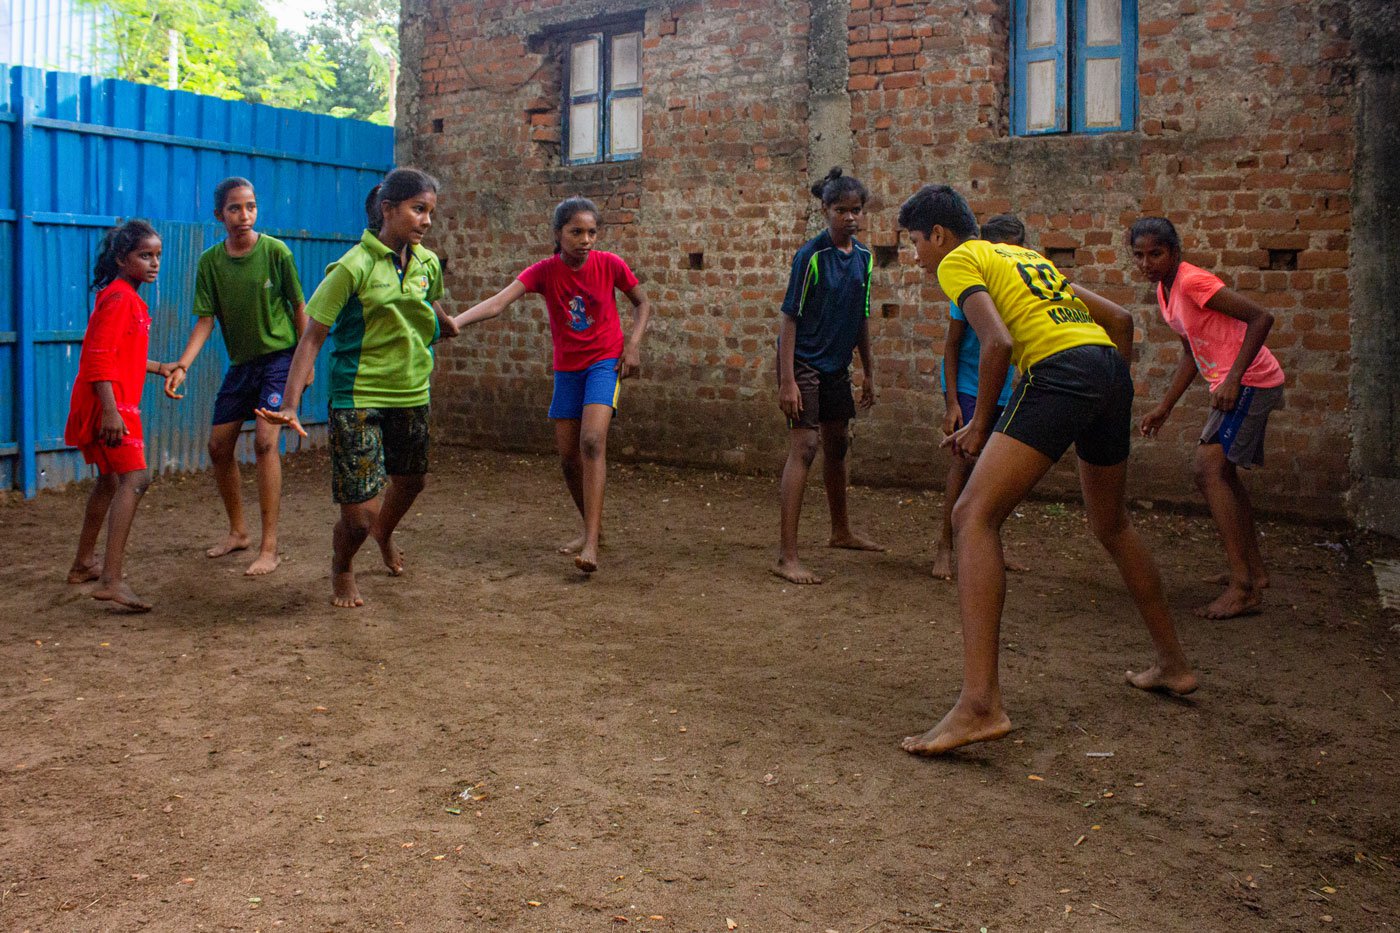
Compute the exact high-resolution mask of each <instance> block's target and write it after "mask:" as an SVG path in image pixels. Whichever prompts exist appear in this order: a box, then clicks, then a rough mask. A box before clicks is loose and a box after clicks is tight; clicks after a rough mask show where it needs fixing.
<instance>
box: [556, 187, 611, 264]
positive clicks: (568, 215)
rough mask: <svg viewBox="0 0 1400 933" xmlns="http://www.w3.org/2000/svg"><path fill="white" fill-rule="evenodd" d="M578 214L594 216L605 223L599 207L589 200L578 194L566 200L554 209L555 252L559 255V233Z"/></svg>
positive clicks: (599, 221)
mask: <svg viewBox="0 0 1400 933" xmlns="http://www.w3.org/2000/svg"><path fill="white" fill-rule="evenodd" d="M576 214H592V215H593V217H594V218H595V219H596V220H597V221H598V223H600V224H601V223H602V222H603V215H602V213H601V212H600V211H599V210H598V205H596V204H594V203H593V202H592V201H590V200H588V199H587V198H585V197H584V196H583V195H581V194H576V195H574V196H573V197H571V198H565V199H564V200H562V201H560V202H559V203H558V205H556V206H555V208H554V221H553V223H552V227H553V229H554V252H555V253H556V254H558V253H559V251H560V249H561V247H560V246H559V231H561V230H563V229H564V227H565V225H567V224H568V222H569V221H571V220H573V219H574V215H576Z"/></svg>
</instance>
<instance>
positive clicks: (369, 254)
mask: <svg viewBox="0 0 1400 933" xmlns="http://www.w3.org/2000/svg"><path fill="white" fill-rule="evenodd" d="M437 190H438V183H437V180H436V179H435V178H433V177H432V176H431V175H428V174H427V173H425V172H420V171H418V170H417V169H412V168H398V169H394V171H392V172H390V173H389V174H388V175H387V176H386V177H385V178H384V181H383V182H382V183H381V184H378V185H375V186H374V189H373V190H372V191H370V193H369V197H368V198H366V199H365V213H366V215H367V217H368V229H366V230H365V232H364V235H363V236H361V238H360V242H359V243H358V244H357V245H355V246H353V247H351V248H350V250H349V251H348V252H346V254H345V255H344V256H341V257H340V258H339V259H338V260H336V261H335V262H333V263H331V265H330V266H329V267H328V268H327V269H326V277H325V279H324V280H322V282H321V284H320V286H319V287H318V288H317V289H316V292H315V294H313V295H312V296H311V300H310V301H309V302H308V303H307V306H306V312H307V314H308V316H309V317H310V319H311V320H310V323H309V324H308V325H307V327H306V333H305V334H303V336H302V339H301V340H300V342H298V343H297V351H296V355H295V356H294V357H293V358H292V370H291V373H290V375H288V377H287V391H286V395H285V397H284V398H283V401H282V408H281V410H280V411H271V410H269V409H266V408H260V409H258V415H259V416H260V417H262V418H264V419H266V420H268V421H272V422H275V423H278V424H285V425H290V426H291V427H292V429H293V430H295V431H296V432H297V433H298V434H300V435H302V436H303V437H305V436H306V430H305V429H304V428H303V427H302V426H301V422H300V420H298V418H297V407H298V406H299V405H300V403H301V394H302V392H303V391H304V390H305V389H306V386H307V383H308V382H309V381H310V377H311V370H312V366H313V364H314V363H315V361H316V354H317V353H318V352H320V349H321V345H322V344H323V343H325V340H326V337H327V336H329V337H330V338H331V341H332V343H333V345H334V350H333V352H332V353H331V373H330V393H331V403H330V408H331V411H330V442H331V472H332V479H331V493H332V496H333V498H334V499H335V501H336V502H337V503H339V504H340V521H339V522H337V523H336V526H335V533H334V537H333V539H332V540H333V544H334V556H333V558H332V561H331V583H332V590H333V595H332V598H331V602H332V603H334V604H335V605H337V606H342V607H346V608H353V607H356V606H362V605H364V599H362V598H361V596H360V592H359V589H358V588H357V587H356V585H355V572H354V569H353V566H352V562H353V560H354V558H355V553H356V552H357V551H358V550H359V549H360V545H362V544H364V542H365V538H366V537H369V536H371V535H372V536H373V537H374V540H375V541H376V542H378V544H379V549H380V552H381V553H382V554H383V557H384V564H385V566H386V567H388V568H389V573H390V574H391V575H393V576H398V575H399V574H401V573H403V553H402V552H401V551H400V550H399V548H398V546H397V545H395V544H394V542H393V534H394V529H395V528H396V527H398V524H399V521H400V520H402V519H403V517H404V515H405V514H407V512H408V509H409V507H410V506H412V505H413V500H414V499H415V498H416V497H417V496H418V494H419V493H420V492H422V491H423V487H424V485H425V483H426V480H425V476H426V474H427V472H428V417H429V407H428V377H429V375H431V373H432V371H433V353H432V350H431V346H432V343H433V342H434V341H435V340H437V339H438V338H439V337H452V336H455V335H456V333H457V327H456V325H455V324H453V323H452V320H451V318H448V317H446V316H445V315H443V314H442V312H441V311H439V310H438V308H437V306H436V305H435V304H434V302H436V301H437V300H438V299H439V298H441V297H442V265H441V263H439V261H438V258H437V256H436V255H434V254H433V252H432V251H431V250H428V249H425V248H424V247H423V245H422V243H423V236H424V234H426V233H427V232H428V229H429V228H430V227H431V226H432V222H433V220H432V217H433V209H434V208H435V207H437ZM386 490H387V491H386ZM381 492H384V498H383V500H382V501H381V500H380V498H379V494H380V493H381Z"/></svg>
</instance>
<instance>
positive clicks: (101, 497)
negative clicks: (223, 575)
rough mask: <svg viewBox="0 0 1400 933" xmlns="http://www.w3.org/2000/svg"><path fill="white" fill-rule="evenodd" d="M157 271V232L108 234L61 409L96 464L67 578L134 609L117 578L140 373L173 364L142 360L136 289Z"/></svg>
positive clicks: (138, 490) (140, 469) (141, 478)
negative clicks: (103, 538)
mask: <svg viewBox="0 0 1400 933" xmlns="http://www.w3.org/2000/svg"><path fill="white" fill-rule="evenodd" d="M159 272H160V236H159V235H158V234H157V233H156V231H155V230H154V229H153V228H152V227H151V225H150V224H148V223H146V221H144V220H128V221H127V222H126V223H124V224H122V225H121V226H119V227H113V228H112V229H111V230H109V231H107V235H106V236H105V237H103V239H102V246H101V248H100V249H99V251H98V254H97V264H96V266H95V267H94V268H93V273H92V287H93V290H94V291H96V292H97V303H96V305H95V306H94V307H93V311H92V317H90V318H89V319H88V328H87V333H86V334H84V335H83V350H82V356H81V357H80V358H79V362H78V378H77V381H75V382H74V383H73V396H72V401H71V402H70V404H69V408H68V425H67V427H66V428H65V429H64V432H63V439H64V441H65V442H66V443H68V444H71V445H73V446H74V447H77V448H78V449H79V450H81V451H82V452H83V459H84V460H85V461H87V462H88V463H91V464H93V465H94V466H96V467H97V484H96V485H94V486H93V488H92V495H90V496H89V497H88V503H87V510H86V511H85V512H84V513H83V530H82V532H81V533H80V534H79V535H78V554H77V556H76V557H74V558H73V566H72V568H70V569H69V571H68V582H69V583H87V582H89V581H91V580H96V581H97V589H95V590H93V591H92V597H93V598H94V599H108V600H112V601H113V602H116V603H119V604H121V605H123V606H125V607H127V608H128V609H132V610H134V611H136V612H147V611H149V610H150V608H151V604H150V603H148V602H146V601H145V600H143V599H141V597H139V596H137V595H136V594H135V593H134V592H133V591H132V589H131V587H130V586H128V585H127V582H126V580H125V579H123V577H122V561H123V559H124V558H125V556H126V539H127V536H128V535H129V534H130V533H131V523H132V521H133V520H134V519H135V518H136V506H137V504H138V503H139V502H140V501H141V496H142V495H143V494H144V493H145V492H146V487H147V486H148V485H149V484H150V479H149V477H148V476H147V474H146V445H145V442H144V441H143V440H142V434H141V389H142V387H143V383H144V381H145V377H146V375H147V374H151V375H158V376H160V377H161V378H165V377H166V376H168V375H170V372H171V370H172V368H173V367H172V364H170V363H157V362H156V361H155V360H150V359H147V358H146V351H147V347H148V344H149V342H150V332H151V317H150V315H149V314H147V313H146V302H144V301H142V300H141V297H140V296H139V295H137V294H136V290H137V288H139V287H140V286H141V285H142V284H143V283H147V282H154V281H155V280H156V275H157V274H158V273H159ZM104 518H106V520H107V551H106V554H105V555H104V557H103V559H102V560H101V561H99V560H98V559H97V555H96V553H95V551H96V548H97V534H98V532H100V531H101V530H102V521H103V519H104Z"/></svg>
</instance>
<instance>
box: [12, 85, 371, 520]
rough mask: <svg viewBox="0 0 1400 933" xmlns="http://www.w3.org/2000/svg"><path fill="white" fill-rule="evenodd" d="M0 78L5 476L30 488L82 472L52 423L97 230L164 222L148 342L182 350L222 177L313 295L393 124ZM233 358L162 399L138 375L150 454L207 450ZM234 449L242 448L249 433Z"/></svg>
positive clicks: (69, 371) (318, 415)
mask: <svg viewBox="0 0 1400 933" xmlns="http://www.w3.org/2000/svg"><path fill="white" fill-rule="evenodd" d="M4 79H5V80H4V81H0V84H8V86H9V89H8V90H9V92H8V93H6V94H5V95H4V98H3V103H0V171H2V172H3V175H0V256H4V257H5V261H4V262H0V392H4V393H5V394H4V396H3V397H2V398H0V482H3V483H5V485H7V486H8V485H11V484H17V485H19V486H20V487H21V488H23V489H24V490H25V492H26V494H31V495H32V494H33V492H34V491H36V490H37V489H40V488H50V487H54V486H59V485H62V484H64V483H67V482H69V481H71V480H73V479H77V478H80V477H83V476H86V475H88V474H89V470H88V468H86V467H84V466H83V464H82V462H81V458H80V457H79V456H78V455H77V453H76V451H73V450H70V449H67V448H65V447H64V445H63V441H62V434H63V426H64V422H65V420H66V417H67V409H68V396H69V392H70V390H71V387H72V381H73V377H74V375H75V374H76V372H77V366H78V354H79V350H80V347H81V340H82V333H83V330H84V329H85V327H86V322H87V317H88V314H89V313H90V312H91V309H92V297H93V296H92V294H91V293H90V292H89V291H88V288H87V283H88V279H89V276H90V274H91V269H92V263H93V259H94V257H95V255H96V251H97V245H98V242H99V241H100V239H101V236H102V233H103V231H104V229H105V228H106V227H108V226H110V225H111V224H112V223H114V222H115V221H116V220H117V218H119V217H120V218H125V217H132V216H141V217H146V218H149V219H150V220H151V221H152V222H153V223H154V224H155V226H156V228H157V229H158V230H159V231H160V233H161V236H162V238H163V239H164V258H163V260H162V264H161V275H160V279H159V281H158V282H156V283H155V284H154V285H153V286H149V287H148V288H147V289H146V290H145V291H144V292H143V297H145V299H146V301H147V303H148V304H149V305H150V307H151V317H152V328H151V355H152V357H155V358H159V359H167V360H168V359H174V358H175V357H176V356H177V355H178V354H179V353H180V351H181V350H182V349H183V347H184V344H185V339H186V337H187V336H188V334H189V330H190V327H191V326H192V324H193V316H192V314H191V308H192V306H193V300H194V273H195V264H196V261H197V260H198V258H199V254H200V253H201V252H202V251H203V250H204V249H205V248H206V247H208V246H211V245H213V244H215V243H218V242H219V241H220V240H221V239H222V237H223V227H222V226H221V225H219V224H217V223H215V222H213V220H212V201H211V199H212V196H213V189H214V186H215V185H216V184H217V183H218V182H219V181H220V180H221V179H223V178H224V177H226V176H228V175H244V176H247V177H248V178H250V179H252V181H253V183H254V184H255V186H256V187H257V192H258V203H259V228H260V229H261V230H263V231H264V232H266V233H271V234H272V235H274V236H277V237H279V238H281V239H283V240H285V241H286V242H287V244H288V245H289V246H290V247H291V249H292V253H293V255H294V256H295V258H296V261H297V268H298V270H299V272H300V273H301V279H302V285H303V288H304V289H305V290H306V293H307V294H308V295H309V294H310V293H311V291H312V290H313V289H314V288H315V287H316V285H317V284H318V283H319V282H320V280H321V277H322V275H323V274H324V271H325V267H326V265H327V264H329V263H330V262H331V261H333V260H334V259H335V258H336V257H338V256H339V255H340V254H341V253H343V252H344V251H345V250H346V249H347V248H348V247H349V246H350V245H351V244H352V243H353V242H354V241H355V240H357V239H358V238H359V233H360V230H361V229H362V227H363V223H364V215H363V198H364V193H365V192H366V191H368V190H369V188H370V187H371V186H372V185H373V184H374V183H375V182H376V181H377V180H378V178H379V177H381V176H382V174H383V172H384V171H385V169H386V168H388V166H389V165H390V163H391V160H392V155H393V130H392V129H390V128H388V127H382V126H375V125H373V124H368V123H360V122H358V121H351V120H336V119H333V118H331V117H322V116H314V115H310V114H302V113H297V112H293V111H288V110H278V109H275V108H271V107H263V106H258V105H249V104H244V103H239V102H231V101H224V100H218V99H215V98H208V97H201V96H198V95H194V94H189V93H186V92H183V91H176V92H169V91H165V90H163V89H161V88H155V87H148V86H144V85H135V84H130V83H127V82H123V81H111V80H108V81H102V80H96V79H93V78H86V77H78V76H76V75H71V74H62V73H51V72H50V73H45V72H40V71H37V70H34V69H28V68H14V69H10V70H8V71H7V72H5V73H4ZM16 182H18V187H16V184H15V183H16ZM21 193H22V197H20V196H19V195H20V194H21ZM11 258H12V260H13V261H10V260H11ZM227 363H228V360H227V356H226V354H225V353H224V349H223V345H222V342H221V340H220V339H219V338H218V337H215V338H214V339H213V340H211V341H210V343H209V344H208V345H207V346H206V348H205V350H204V352H203V353H202V354H201V355H200V358H199V360H198V361H197V362H196V363H195V365H194V367H193V369H192V371H191V372H190V377H189V381H188V383H187V391H186V398H185V399H184V400H183V401H182V402H173V401H171V400H168V399H166V398H165V397H164V394H163V393H162V392H161V391H160V387H159V383H158V382H157V381H156V380H155V379H154V378H152V379H151V380H150V381H149V382H148V383H147V387H146V395H145V400H144V402H143V405H142V410H143V415H144V418H145V422H146V438H147V444H148V451H147V460H148V462H149V463H150V466H151V468H152V469H153V470H155V471H158V472H165V471H170V470H189V469H199V468H202V467H204V466H206V465H207V463H208V456H207V452H206V450H205V444H206V443H207V439H208V433H209V424H208V422H209V416H210V408H211V405H212V402H213V398H214V395H215V393H216V392H217V390H218V386H219V382H220V380H221V379H222V376H223V372H224V369H225V368H226V367H227ZM320 371H322V372H324V371H326V363H325V360H324V359H323V360H322V362H321V364H320ZM325 410H326V394H325V383H324V381H319V382H318V383H317V384H316V385H313V386H312V388H311V390H310V391H309V392H308V393H307V394H306V397H305V399H304V404H303V411H304V412H306V413H307V416H308V417H307V421H308V423H313V422H323V421H324V420H325V414H324V413H325ZM249 433H251V429H250V431H249ZM316 433H318V434H323V432H316ZM293 443H295V442H293ZM244 448H245V449H243V450H242V453H243V454H244V455H245V458H246V457H251V442H247V443H245V444H244Z"/></svg>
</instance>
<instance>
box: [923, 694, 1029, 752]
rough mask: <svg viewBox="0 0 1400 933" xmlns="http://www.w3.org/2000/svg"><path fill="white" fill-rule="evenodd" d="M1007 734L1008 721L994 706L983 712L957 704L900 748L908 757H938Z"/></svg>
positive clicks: (1003, 713)
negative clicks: (931, 725) (934, 724)
mask: <svg viewBox="0 0 1400 933" xmlns="http://www.w3.org/2000/svg"><path fill="white" fill-rule="evenodd" d="M1010 731H1011V719H1010V718H1009V717H1008V716H1007V715H1006V711H1005V710H1004V709H1002V708H1001V706H1000V704H998V705H997V706H996V707H995V708H993V709H990V710H988V711H987V712H985V713H978V712H975V711H973V710H971V709H964V708H963V705H962V703H961V702H959V703H958V704H957V705H955V706H954V707H953V708H952V709H950V710H948V714H947V715H946V716H944V717H943V718H942V719H941V720H939V722H938V725H936V726H934V727H933V728H932V729H930V730H928V731H927V732H925V733H924V734H923V735H911V736H909V737H908V738H906V739H905V740H904V741H903V742H901V743H900V747H901V748H903V749H904V750H905V751H906V752H908V753H909V754H911V755H942V754H944V753H945V752H951V751H952V750H953V749H955V748H961V747H962V746H964V745H971V744H972V743H973V742H991V741H993V740H995V739H1000V738H1003V737H1004V736H1005V735H1006V734H1007V733H1008V732H1010Z"/></svg>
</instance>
